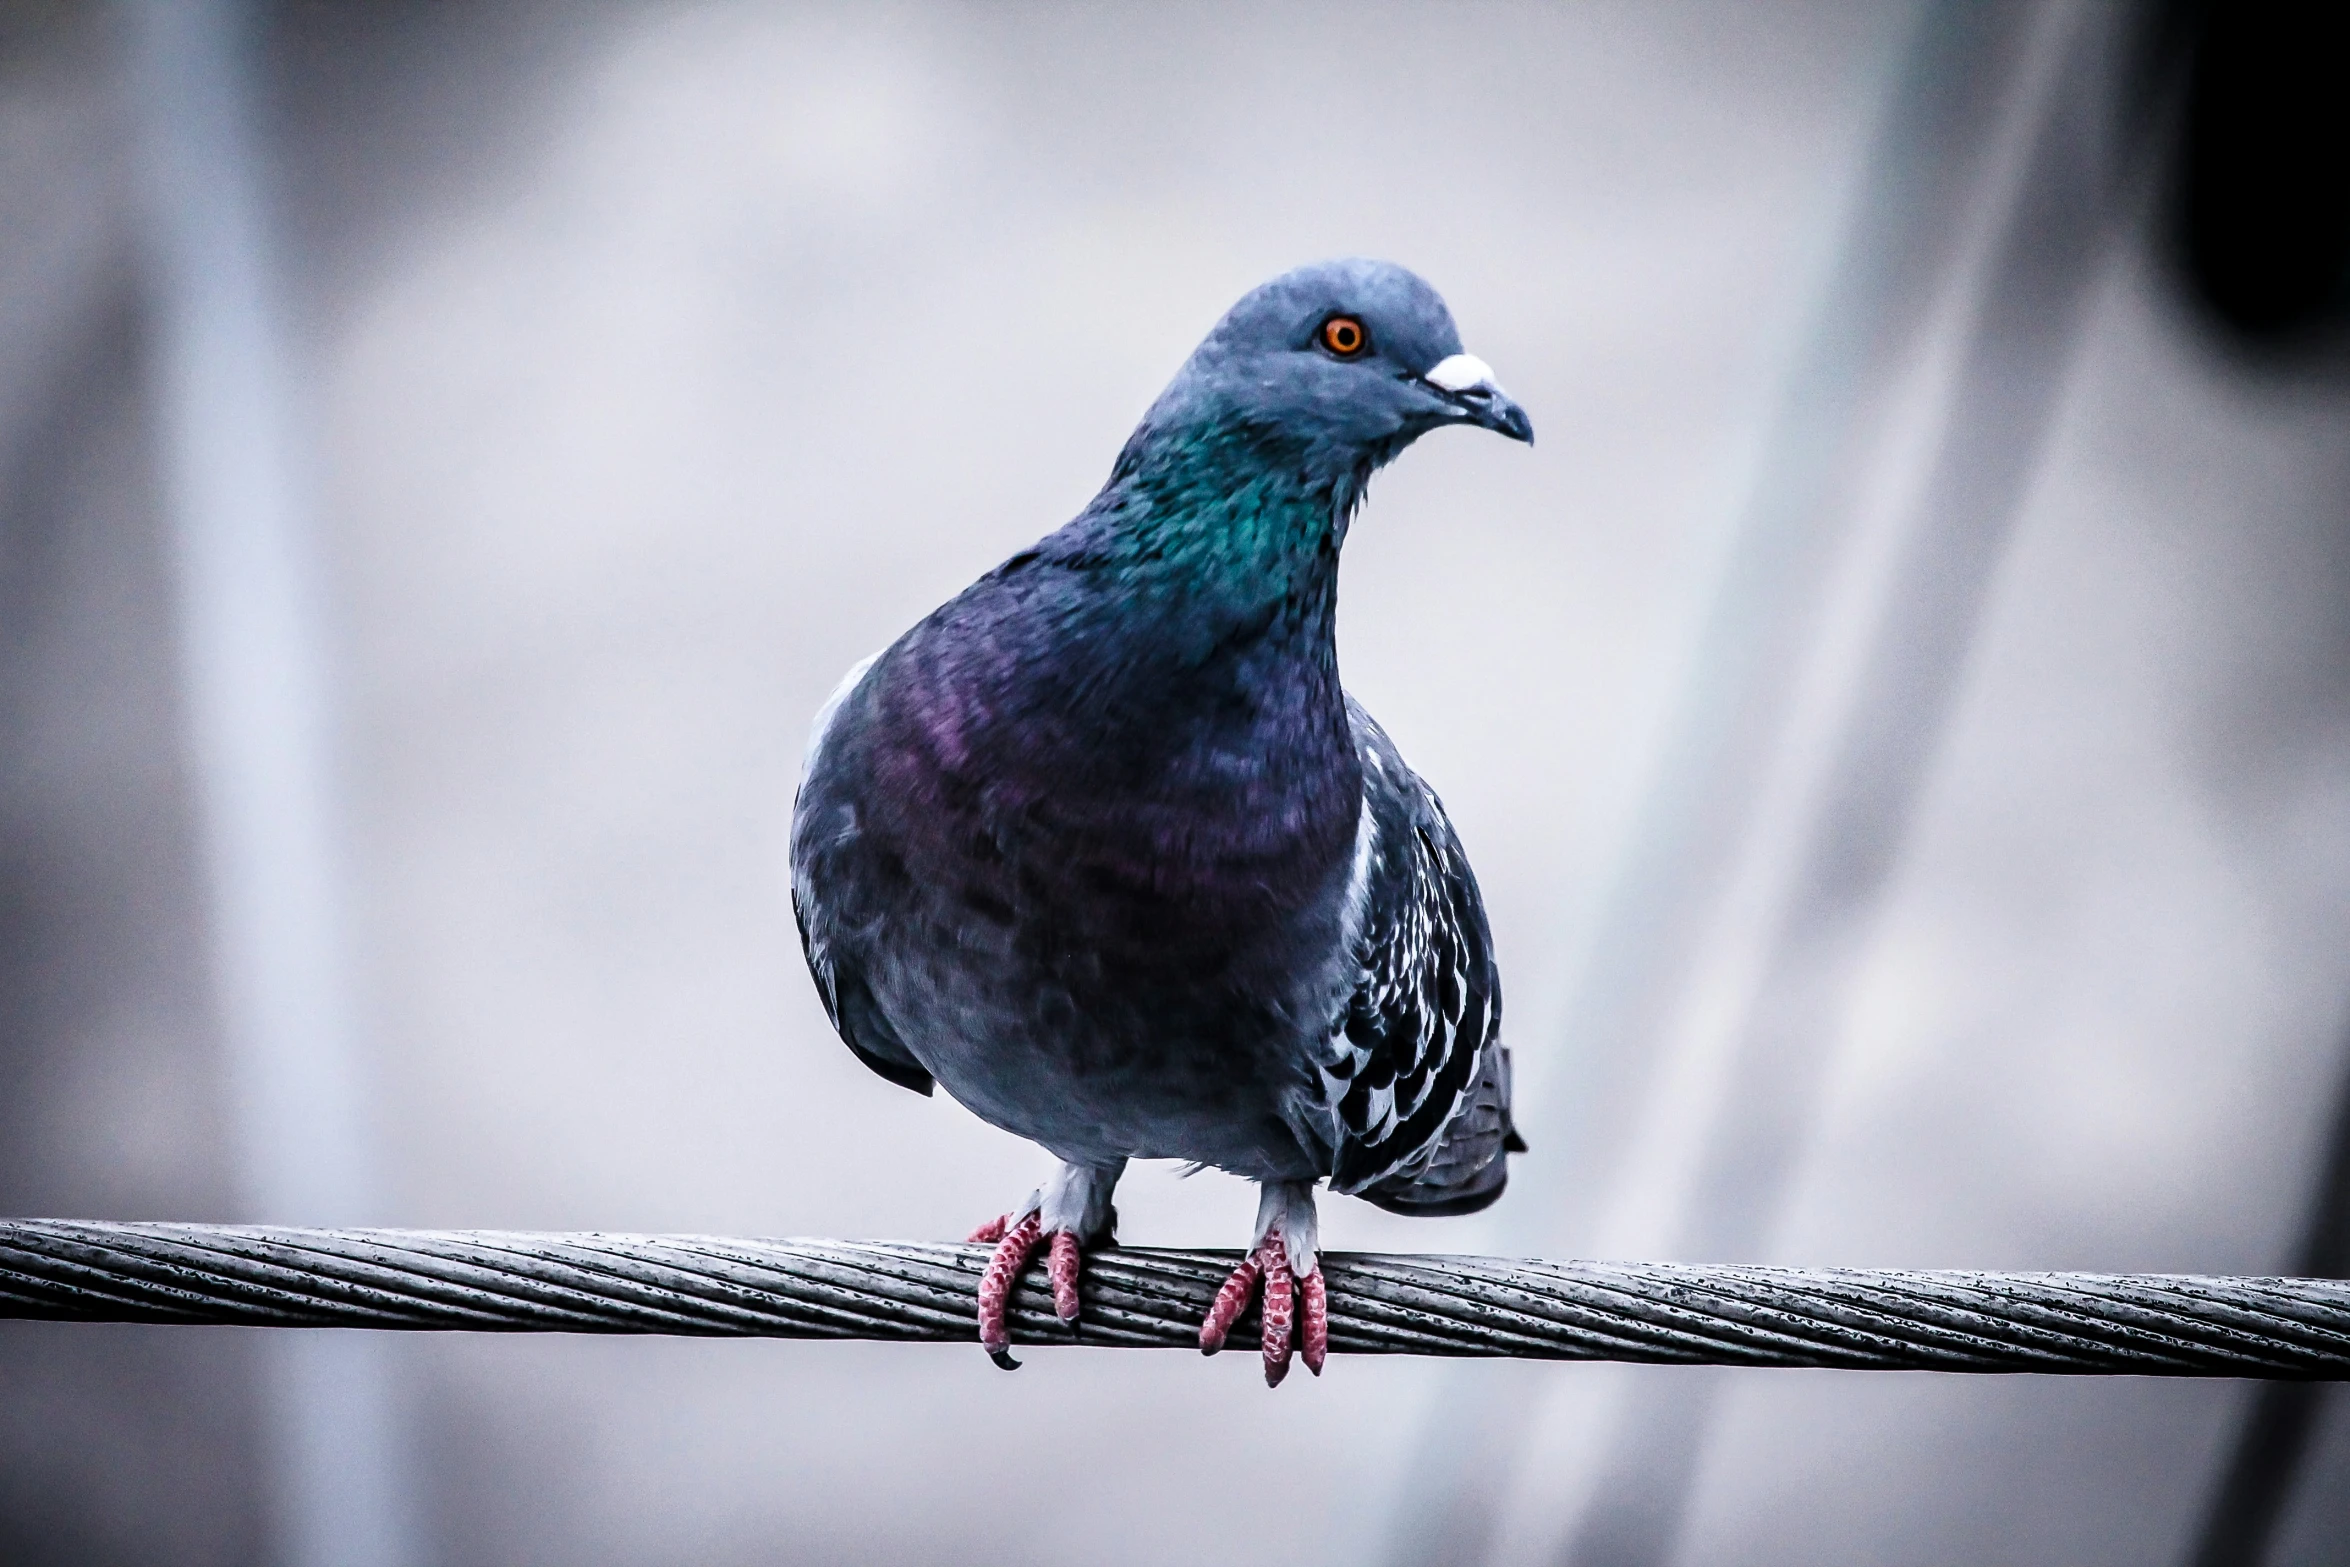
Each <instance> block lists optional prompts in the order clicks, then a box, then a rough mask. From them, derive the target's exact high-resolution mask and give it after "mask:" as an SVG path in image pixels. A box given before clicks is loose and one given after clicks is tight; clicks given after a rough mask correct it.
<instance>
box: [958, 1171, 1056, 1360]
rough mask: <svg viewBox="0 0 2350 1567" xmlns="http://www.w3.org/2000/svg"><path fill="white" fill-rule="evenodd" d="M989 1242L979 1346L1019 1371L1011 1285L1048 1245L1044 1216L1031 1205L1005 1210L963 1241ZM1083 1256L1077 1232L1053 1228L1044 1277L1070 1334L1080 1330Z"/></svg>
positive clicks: (981, 1279) (981, 1294) (982, 1275)
mask: <svg viewBox="0 0 2350 1567" xmlns="http://www.w3.org/2000/svg"><path fill="white" fill-rule="evenodd" d="M990 1243H992V1244H993V1245H994V1246H995V1252H994V1254H993V1255H992V1256H990V1257H989V1258H988V1259H987V1267H986V1269H985V1270H984V1271H982V1272H981V1273H980V1275H979V1344H980V1347H981V1348H983V1349H985V1350H986V1351H987V1355H988V1358H989V1359H990V1360H993V1361H994V1362H995V1363H996V1364H997V1365H999V1366H1001V1367H1003V1368H1004V1369H1005V1370H1006V1371H1017V1370H1019V1369H1020V1362H1018V1361H1017V1360H1014V1359H1013V1358H1012V1353H1011V1351H1012V1329H1011V1324H1010V1323H1009V1321H1008V1320H1006V1319H1007V1314H1008V1308H1009V1306H1010V1304H1011V1300H1012V1287H1013V1286H1014V1285H1016V1284H1018V1283H1019V1282H1020V1274H1021V1271H1022V1270H1023V1269H1025V1268H1026V1267H1027V1266H1028V1263H1029V1259H1030V1258H1032V1257H1034V1256H1035V1255H1036V1252H1037V1249H1038V1248H1039V1247H1040V1246H1043V1245H1044V1244H1045V1228H1044V1216H1043V1214H1042V1213H1041V1212H1039V1211H1038V1210H1037V1209H1034V1208H1031V1209H1029V1210H1028V1211H1027V1212H1026V1213H1024V1214H1021V1215H1019V1216H1018V1217H1017V1218H1015V1217H1014V1216H1013V1215H1011V1214H1005V1215H1004V1216H1003V1217H1001V1218H997V1219H990V1220H988V1221H987V1222H986V1223H985V1224H982V1225H981V1226H980V1227H979V1228H978V1229H976V1230H973V1231H972V1232H971V1235H970V1237H969V1240H968V1241H966V1243H965V1244H967V1245H987V1244H990ZM1080 1258H1081V1253H1080V1249H1079V1247H1078V1243H1077V1232H1076V1231H1074V1230H1071V1229H1067V1228H1061V1229H1056V1230H1054V1231H1052V1239H1051V1246H1050V1250H1049V1252H1048V1254H1047V1257H1046V1261H1045V1276H1046V1277H1047V1278H1049V1279H1050V1280H1051V1281H1052V1286H1053V1314H1054V1315H1055V1316H1057V1317H1059V1318H1060V1319H1061V1321H1062V1322H1063V1323H1065V1324H1066V1325H1067V1326H1068V1329H1069V1331H1070V1332H1071V1333H1072V1334H1074V1333H1075V1332H1076V1331H1077V1312H1078V1305H1079V1302H1078V1295H1077V1278H1078V1274H1079V1272H1080V1271H1081V1266H1080Z"/></svg>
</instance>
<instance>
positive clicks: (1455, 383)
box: [1420, 354, 1534, 446]
mask: <svg viewBox="0 0 2350 1567" xmlns="http://www.w3.org/2000/svg"><path fill="white" fill-rule="evenodd" d="M1420 379H1421V380H1423V381H1425V382H1427V383H1428V384H1429V385H1430V386H1431V387H1434V388H1435V389H1436V391H1437V393H1438V394H1439V395H1440V396H1442V397H1443V398H1444V400H1445V401H1446V402H1449V403H1451V404H1452V405H1453V408H1454V410H1455V411H1456V414H1457V416H1458V418H1459V419H1460V421H1461V422H1462V423H1464V424H1474V425H1480V426H1482V427H1484V428H1485V429H1488V430H1494V431H1498V432H1499V433H1500V434H1503V435H1506V436H1508V437H1509V438H1510V439H1511V440H1513V441H1524V442H1525V443H1526V444H1527V445H1528V446H1532V445H1533V444H1534V421H1533V420H1531V419H1529V418H1527V417H1526V410H1525V409H1523V408H1520V407H1519V406H1518V405H1517V404H1516V403H1515V402H1513V401H1511V400H1510V395H1509V394H1508V393H1507V392H1504V391H1503V390H1502V389H1501V388H1500V387H1499V386H1498V385H1496V384H1495V383H1494V379H1493V370H1492V368H1491V367H1490V366H1488V365H1487V364H1486V363H1485V361H1484V360H1482V359H1480V358H1478V357H1477V356H1476V355H1475V354H1454V355H1453V356H1452V357H1451V358H1449V359H1445V360H1442V361H1439V362H1438V363H1437V364H1435V365H1434V366H1432V367H1431V368H1430V369H1429V371H1428V373H1427V374H1426V375H1424V376H1422V377H1420Z"/></svg>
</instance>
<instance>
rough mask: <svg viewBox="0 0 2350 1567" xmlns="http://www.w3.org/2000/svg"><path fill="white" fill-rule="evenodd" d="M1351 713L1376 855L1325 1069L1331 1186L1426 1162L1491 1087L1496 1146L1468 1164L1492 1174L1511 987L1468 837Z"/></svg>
mask: <svg viewBox="0 0 2350 1567" xmlns="http://www.w3.org/2000/svg"><path fill="white" fill-rule="evenodd" d="M1349 716H1350V717H1352V718H1353V720H1354V728H1355V735H1356V741H1357V744H1358V745H1359V746H1360V748H1361V751H1362V758H1363V793H1364V803H1365V808H1366V810H1367V812H1368V813H1369V819H1368V821H1367V823H1366V835H1367V837H1368V838H1369V844H1368V852H1367V864H1365V865H1364V866H1363V867H1362V868H1361V871H1360V872H1359V874H1358V882H1359V883H1360V885H1359V888H1357V889H1350V891H1353V892H1354V893H1355V895H1356V896H1357V897H1358V898H1359V906H1360V914H1359V917H1358V918H1357V919H1356V920H1355V921H1354V925H1355V936H1354V951H1355V954H1356V957H1357V960H1358V961H1359V963H1360V965H1361V968H1360V978H1359V979H1358V981H1357V983H1356V985H1355V988H1354V992H1353V994H1352V995H1351V996H1350V997H1349V999H1348V1001H1347V1005H1346V1011H1345V1015H1344V1016H1343V1018H1341V1019H1340V1021H1339V1026H1338V1028H1337V1029H1336V1030H1335V1031H1334V1033H1333V1035H1332V1037H1331V1041H1330V1047H1331V1048H1330V1052H1329V1057H1328V1059H1327V1061H1326V1062H1325V1063H1324V1065H1323V1066H1322V1068H1321V1075H1322V1086H1323V1091H1324V1095H1325V1103H1326V1105H1327V1106H1328V1109H1329V1112H1330V1118H1331V1120H1332V1121H1333V1122H1335V1131H1336V1133H1337V1150H1336V1156H1335V1167H1334V1169H1333V1170H1332V1174H1331V1185H1332V1186H1333V1187H1334V1188H1335V1189H1337V1190H1339V1191H1343V1192H1358V1193H1359V1192H1362V1191H1364V1189H1365V1188H1367V1187H1371V1186H1374V1185H1378V1184H1380V1183H1382V1182H1388V1181H1392V1180H1395V1179H1397V1178H1399V1177H1403V1178H1407V1179H1408V1178H1410V1177H1412V1176H1415V1175H1417V1174H1420V1173H1422V1172H1425V1171H1427V1170H1428V1168H1429V1167H1430V1166H1431V1165H1432V1164H1433V1163H1434V1162H1435V1161H1436V1160H1437V1157H1438V1155H1439V1153H1440V1152H1442V1151H1444V1150H1445V1145H1446V1133H1447V1131H1448V1130H1450V1129H1451V1128H1452V1127H1453V1125H1454V1122H1455V1119H1456V1117H1458V1116H1459V1115H1460V1112H1461V1111H1462V1109H1463V1108H1464V1107H1465V1106H1467V1105H1468V1104H1469V1103H1470V1101H1471V1100H1472V1098H1474V1097H1475V1096H1476V1095H1477V1093H1478V1090H1479V1089H1480V1087H1481V1086H1484V1087H1488V1088H1492V1089H1495V1090H1497V1095H1498V1105H1497V1107H1496V1108H1498V1109H1499V1111H1500V1115H1499V1121H1498V1126H1497V1128H1496V1129H1495V1130H1494V1134H1493V1137H1492V1142H1493V1151H1492V1153H1491V1154H1490V1155H1487V1156H1486V1157H1483V1158H1478V1159H1475V1160H1474V1161H1473V1166H1472V1168H1471V1169H1470V1170H1469V1171H1468V1172H1467V1173H1468V1174H1470V1175H1474V1174H1476V1173H1479V1172H1481V1171H1482V1170H1483V1169H1484V1168H1485V1166H1486V1165H1488V1164H1490V1163H1491V1162H1492V1160H1493V1158H1496V1157H1498V1156H1499V1152H1500V1148H1501V1146H1502V1139H1503V1138H1504V1137H1505V1136H1506V1135H1507V1134H1508V1106H1507V1095H1508V1083H1507V1069H1506V1066H1505V1065H1504V1064H1503V1063H1501V1062H1500V1061H1499V1060H1498V1059H1491V1060H1490V1061H1489V1056H1490V1054H1491V1052H1495V1051H1498V1050H1499V1048H1500V1046H1499V1043H1498V1036H1499V1033H1500V1027H1501V992H1500V984H1499V978H1498V976H1497V974H1496V973H1495V970H1494V963H1493V955H1492V953H1493V943H1492V937H1491V935H1490V934H1489V932H1488V930H1487V928H1486V923H1485V907H1484V902H1483V900H1482V899H1481V898H1480V897H1479V896H1478V892H1477V882H1476V878H1475V877H1474V876H1473V875H1472V874H1471V873H1470V870H1469V864H1468V859H1467V857H1466V856H1465V855H1464V854H1463V853H1462V851H1461V845H1460V839H1459V838H1458V837H1457V836H1455V835H1454V833H1453V830H1452V823H1451V822H1450V821H1449V820H1448V819H1447V818H1446V817H1445V814H1444V806H1443V804H1442V802H1441V801H1439V800H1438V799H1437V798H1436V795H1435V793H1434V791H1432V790H1430V789H1429V787H1428V786H1427V785H1426V784H1425V783H1423V782H1421V780H1420V779H1419V777H1418V776H1417V775H1415V774H1414V773H1413V772H1412V770H1411V769H1410V768H1409V767H1407V766H1405V765H1404V761H1403V758H1402V756H1401V755H1400V754H1399V753H1398V752H1397V751H1396V749H1395V746H1394V743H1393V742H1392V741H1390V740H1389V739H1388V738H1387V736H1386V734H1385V733H1384V732H1382V731H1381V730H1380V728H1379V726H1378V725H1377V724H1376V723H1375V722H1373V721H1372V719H1371V717H1370V715H1369V714H1367V713H1365V712H1363V710H1362V709H1361V708H1360V707H1359V706H1355V705H1353V704H1352V703H1351V702H1350V704H1349ZM1351 912H1352V911H1351V910H1350V913H1351ZM1487 1097H1496V1094H1495V1093H1489V1094H1488V1095H1487ZM1480 1119H1481V1120H1492V1119H1493V1118H1492V1117H1490V1116H1488V1117H1482V1118H1480ZM1463 1151H1464V1152H1467V1150H1463ZM1455 1162H1458V1161H1455ZM1495 1189H1496V1190H1498V1187H1496V1188H1495Z"/></svg>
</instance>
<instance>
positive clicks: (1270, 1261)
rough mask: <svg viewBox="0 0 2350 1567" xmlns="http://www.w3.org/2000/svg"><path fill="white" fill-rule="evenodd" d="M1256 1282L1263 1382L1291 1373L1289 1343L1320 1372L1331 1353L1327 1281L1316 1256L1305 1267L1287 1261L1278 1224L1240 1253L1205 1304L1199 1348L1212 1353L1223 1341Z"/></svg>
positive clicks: (1310, 1368)
mask: <svg viewBox="0 0 2350 1567" xmlns="http://www.w3.org/2000/svg"><path fill="white" fill-rule="evenodd" d="M1260 1286H1261V1287H1262V1290H1263V1293H1264V1297H1265V1309H1264V1313H1263V1328H1262V1332H1261V1335H1260V1342H1261V1343H1262V1345H1263V1349H1264V1359H1265V1386H1267V1387H1279V1386H1280V1385H1281V1379H1282V1378H1284V1377H1286V1376H1288V1375H1289V1359H1290V1353H1291V1349H1292V1347H1293V1344H1294V1347H1295V1348H1296V1350H1297V1352H1298V1353H1299V1356H1300V1358H1302V1359H1303V1360H1304V1361H1305V1363H1306V1369H1307V1370H1308V1371H1310V1372H1312V1373H1313V1374H1314V1375H1315V1376H1320V1375H1321V1374H1322V1363H1323V1361H1324V1360H1325V1359H1326V1358H1327V1357H1328V1356H1329V1353H1330V1291H1329V1287H1328V1286H1327V1285H1326V1284H1325V1283H1324V1282H1323V1279H1322V1267H1321V1263H1320V1262H1319V1260H1317V1261H1315V1262H1314V1263H1313V1264H1311V1265H1310V1266H1309V1267H1308V1269H1307V1271H1305V1272H1303V1273H1299V1272H1297V1271H1296V1270H1295V1269H1294V1268H1293V1267H1292V1266H1291V1263H1290V1257H1289V1248H1288V1246H1287V1244H1286V1243H1285V1242H1284V1241H1283V1240H1282V1238H1281V1230H1280V1228H1279V1226H1275V1227H1274V1228H1273V1229H1271V1230H1269V1231H1267V1232H1266V1234H1265V1238H1264V1240H1263V1242H1262V1243H1260V1244H1259V1245H1258V1247H1257V1249H1256V1250H1255V1251H1254V1252H1252V1253H1250V1254H1249V1255H1248V1256H1245V1257H1243V1258H1241V1259H1240V1266H1238V1267H1236V1268H1234V1269H1233V1270H1232V1275H1231V1277H1229V1278H1227V1279H1226V1280H1225V1281H1224V1283H1223V1286H1222V1287H1221V1288H1220V1289H1218V1290H1217V1291H1216V1299H1215V1302H1214V1304H1212V1305H1210V1306H1209V1307H1208V1315H1207V1318H1206V1320H1205V1321H1203V1322H1201V1323H1200V1328H1199V1347H1200V1353H1201V1354H1203V1355H1213V1354H1215V1353H1216V1352H1217V1351H1218V1350H1220V1349H1222V1348H1223V1347H1224V1341H1225V1339H1226V1338H1227V1337H1228V1336H1230V1334H1231V1332H1232V1325H1233V1324H1234V1323H1235V1322H1237V1321H1239V1320H1240V1315H1241V1313H1242V1312H1245V1311H1246V1310H1248V1304H1249V1302H1250V1301H1251V1300H1252V1299H1254V1298H1255V1297H1256V1295H1257V1293H1258V1291H1259V1288H1260Z"/></svg>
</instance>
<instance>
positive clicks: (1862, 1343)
mask: <svg viewBox="0 0 2350 1567" xmlns="http://www.w3.org/2000/svg"><path fill="white" fill-rule="evenodd" d="M986 1258H987V1248H985V1247H981V1246H951V1245H921V1244H909V1243H902V1242H887V1241H829V1240H746V1239H736V1238H730V1237H723V1236H708V1235H607V1234H603V1233H600V1232H593V1231H590V1232H584V1233H572V1234H555V1233H539V1232H527V1231H501V1230H317V1229H295V1228H287V1227H279V1226H271V1225H213V1224H109V1223H98V1222H92V1221H82V1220H59V1219H20V1220H6V1221H0V1317H34V1318H47V1319H52V1320H63V1321H80V1322H179V1323H234V1324H243V1325H246V1326H255V1327H350V1328H413V1329H462V1330H469V1331H475V1332H525V1333H527V1332H539V1333H675V1334H693V1335H702V1336H747V1337H766V1338H833V1339H885V1340H893V1341H900V1342H912V1341H921V1342H938V1341H948V1340H960V1341H972V1340H975V1339H976V1338H977V1336H978V1334H977V1329H976V1319H975V1312H974V1301H975V1299H976V1290H977V1286H978V1282H979V1273H980V1269H981V1267H982V1266H983V1265H984V1263H985V1261H986ZM1237 1260H1238V1254H1237V1253H1235V1252H1219V1251H1158V1250H1144V1249H1115V1248H1113V1249H1107V1250H1103V1251H1099V1252H1095V1253H1093V1254H1092V1255H1090V1256H1089V1257H1088V1258H1087V1260H1086V1270H1085V1283H1084V1298H1085V1315H1084V1322H1083V1329H1082V1334H1081V1340H1082V1342H1085V1343H1090V1344H1112V1345H1129V1346H1137V1347H1149V1346H1157V1347H1168V1348H1173V1347H1196V1346H1197V1345H1198V1343H1199V1322H1200V1318H1201V1316H1202V1315H1203V1314H1204V1313H1205V1312H1206V1310H1207V1307H1208V1302H1209V1300H1210V1298H1211V1297H1212V1296H1213V1295H1214V1294H1215V1291H1216V1287H1217V1285H1218V1284H1219V1283H1221V1282H1222V1281H1223V1279H1224V1276H1225V1275H1226V1273H1227V1272H1229V1271H1230V1269H1231V1267H1232V1265H1233V1263H1234V1262H1235V1261H1237ZM1322 1262H1323V1269H1324V1272H1325V1273H1326V1275H1327V1276H1328V1279H1329V1285H1330V1347H1331V1348H1332V1349H1333V1350H1339V1351H1347V1352H1353V1353H1357V1354H1403V1355H1451V1356H1504V1357H1515V1358H1521V1359H1530V1360H1624V1361H1646V1362H1657V1363H1678V1364H1688V1365H1733V1366H1836V1367H1848V1368H1853V1369H1861V1370H1879V1371H2039V1372H2064V1373H2081V1374H2092V1375H2098V1374H2104V1375H2112V1374H2122V1373H2128V1374H2137V1375H2149V1376H2232V1377H2265V1378H2291V1379H2339V1378H2343V1377H2345V1376H2350V1282H2344V1281H2340V1280H2333V1279H2281V1278H2214V1277H2200V1276H2193V1275H2184V1274H2113V1273H1989V1272H1940V1271H1937V1272H1922V1271H1914V1270H1908V1269H1864V1268H1763V1267H1747V1266H1739V1265H1709V1264H1697V1263H1604V1262H1531V1261H1505V1260H1502V1259H1498V1258H1492V1257H1434V1256H1429V1257H1421V1256H1371V1255H1362V1254H1350V1253H1344V1252H1339V1253H1324V1254H1323V1259H1322ZM1041 1273H1042V1270H1041V1269H1039V1270H1036V1276H1035V1277H1033V1278H1032V1279H1031V1280H1030V1281H1029V1282H1027V1283H1025V1284H1024V1285H1023V1287H1022V1288H1021V1289H1020V1290H1019V1291H1018V1292H1017V1293H1016V1294H1015V1296H1014V1298H1013V1301H1012V1326H1013V1331H1014V1335H1015V1337H1016V1338H1018V1339H1019V1340H1021V1341H1023V1342H1028V1343H1053V1342H1066V1341H1067V1340H1068V1337H1069V1335H1068V1333H1067V1331H1066V1330H1065V1329H1064V1328H1062V1326H1061V1325H1060V1323H1059V1322H1058V1321H1057V1319H1056V1318H1055V1317H1054V1315H1053V1307H1052V1298H1051V1295H1050V1293H1049V1292H1048V1290H1047V1289H1046V1288H1045V1285H1044V1282H1043V1280H1042V1277H1041ZM1255 1331H1256V1329H1255V1322H1254V1319H1253V1317H1252V1318H1251V1319H1249V1320H1246V1321H1244V1322H1243V1323H1242V1325H1241V1327H1240V1329H1239V1330H1238V1331H1236V1332H1235V1333H1234V1334H1233V1335H1232V1342H1233V1343H1234V1345H1235V1346H1240V1345H1245V1344H1249V1343H1252V1342H1253V1339H1254V1334H1255Z"/></svg>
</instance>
